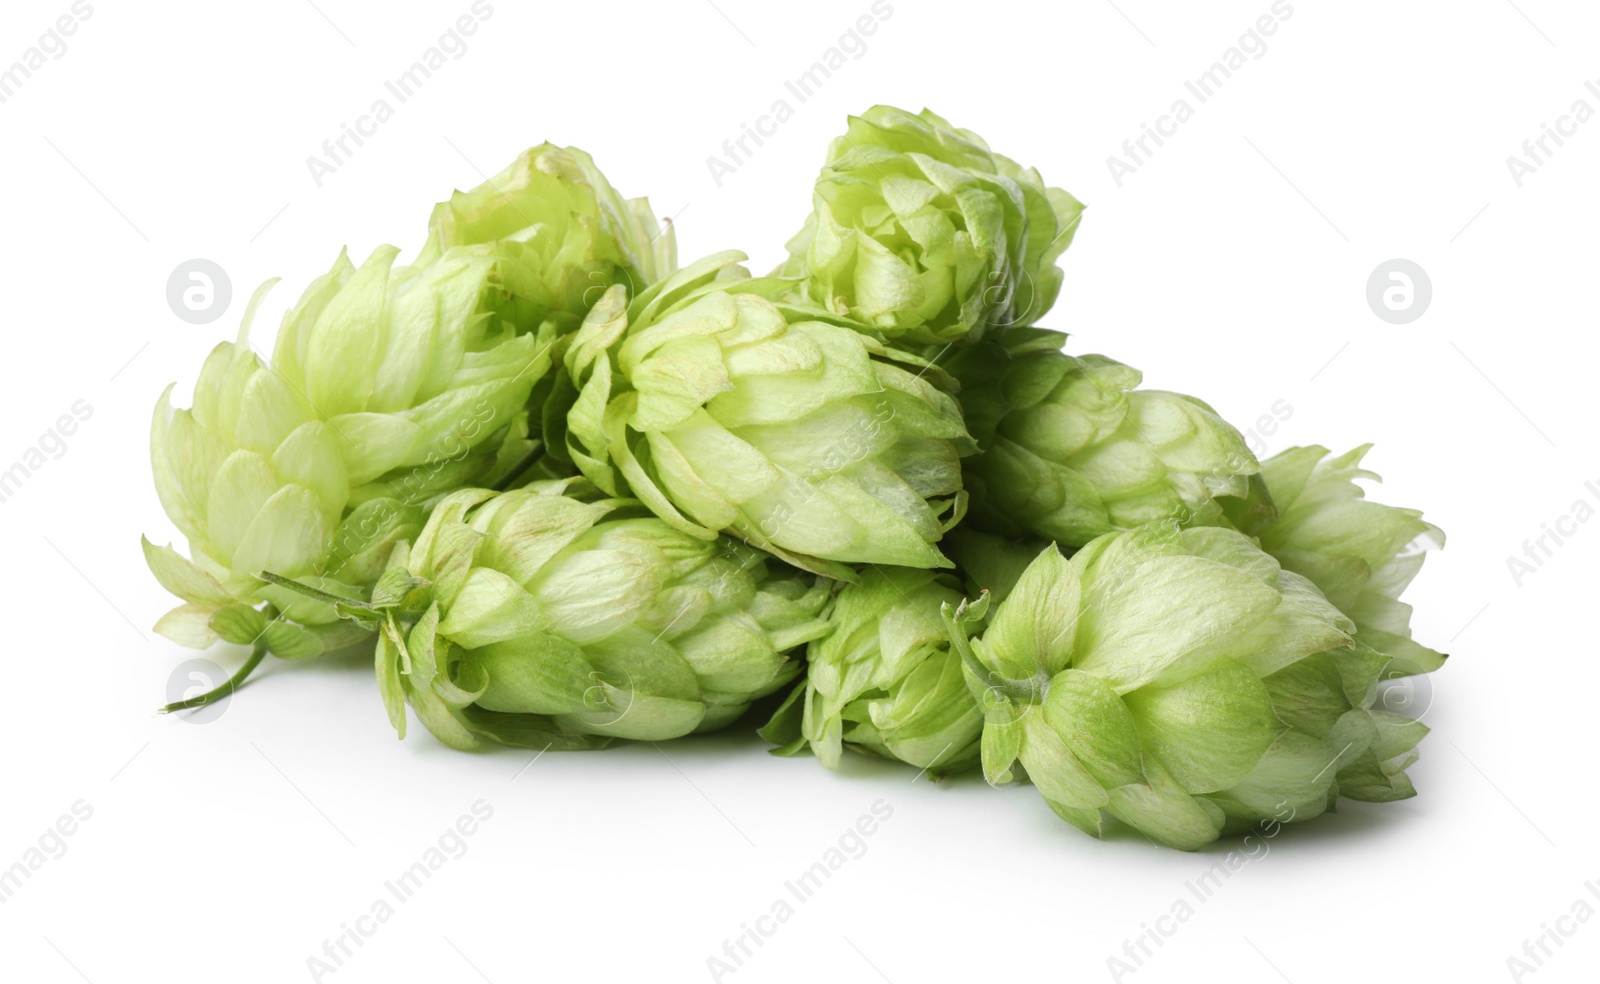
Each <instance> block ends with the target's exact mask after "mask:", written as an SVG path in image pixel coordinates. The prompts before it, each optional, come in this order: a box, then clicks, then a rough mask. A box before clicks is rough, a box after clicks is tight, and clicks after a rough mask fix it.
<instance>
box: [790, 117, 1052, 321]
mask: <svg viewBox="0 0 1600 984" xmlns="http://www.w3.org/2000/svg"><path fill="white" fill-rule="evenodd" d="M813 201H814V207H813V210H812V213H811V215H810V216H808V217H807V218H806V222H805V225H804V227H802V229H801V230H800V232H799V233H798V234H797V235H795V237H794V238H793V239H792V240H790V242H789V247H788V248H789V253H790V257H789V260H788V261H787V262H786V263H785V264H784V265H783V266H782V267H780V268H779V271H778V272H779V273H780V274H781V275H782V276H785V277H795V278H799V282H800V289H801V292H802V294H803V296H805V297H807V298H809V299H810V300H811V301H812V302H813V303H815V304H817V305H819V306H821V307H823V308H826V309H827V310H829V311H832V312H834V313H836V314H840V315H846V316H848V317H850V318H853V319H855V320H856V321H859V322H861V323H862V324H865V325H867V326H869V327H871V328H874V329H876V330H878V331H881V332H882V333H883V334H884V335H885V336H887V337H889V338H891V339H904V340H905V341H906V342H907V343H914V344H931V345H943V344H945V343H948V342H955V341H959V340H961V339H963V338H966V337H968V336H969V335H970V336H977V335H981V334H982V333H983V332H985V331H986V330H988V329H989V328H992V327H1004V326H1007V325H1027V324H1032V323H1033V322H1034V321H1036V320H1037V319H1038V318H1040V317H1041V316H1042V315H1043V314H1044V313H1045V312H1046V311H1048V310H1049V309H1050V306H1051V305H1052V304H1054V303H1055V299H1056V295H1057V294H1058V293H1059V292H1060V290H1061V280H1062V274H1061V270H1060V269H1059V268H1058V267H1056V265H1055V262H1056V258H1057V257H1059V256H1060V255H1061V254H1062V253H1063V252H1064V251H1065V250H1066V249H1067V247H1068V246H1069V245H1071V243H1072V237H1073V235H1074V234H1075V232H1076V231H1077V224H1078V218H1079V216H1080V214H1081V213H1082V211H1083V205H1082V204H1081V203H1080V202H1078V200H1077V199H1075V198H1073V197H1072V196H1071V195H1069V194H1067V193H1066V192H1065V191H1062V190H1061V189H1059V188H1048V187H1046V186H1045V184H1044V181H1043V179H1041V178H1040V177H1039V174H1038V172H1037V171H1034V170H1031V169H1027V168H1023V167H1022V166H1020V165H1018V164H1017V163H1016V162H1015V161H1012V160H1010V159H1008V158H1006V157H1002V156H1001V155H999V154H996V153H993V152H992V151H990V150H989V148H988V146H987V145H986V144H985V143H984V142H983V140H982V138H980V137H979V136H978V135H977V134H975V133H972V132H971V131H970V130H962V129H958V128H956V127H953V126H951V125H950V123H948V122H947V121H945V120H944V119H942V118H941V117H939V116H937V115H936V114H934V113H932V112H929V111H928V110H923V111H922V112H921V113H919V114H912V113H908V112H906V111H905V110H901V109H895V108H894V107H892V106H874V107H872V108H871V109H869V110H867V111H866V112H865V113H863V114H861V115H860V116H853V117H851V118H850V125H849V128H848V129H847V130H846V132H845V133H844V135H843V136H841V137H839V138H837V139H836V140H835V141H834V142H833V144H832V146H831V147H829V149H828V161H827V164H826V166H824V168H823V170H822V173H821V175H819V176H818V178H817V182H816V187H815V191H814V194H813Z"/></svg>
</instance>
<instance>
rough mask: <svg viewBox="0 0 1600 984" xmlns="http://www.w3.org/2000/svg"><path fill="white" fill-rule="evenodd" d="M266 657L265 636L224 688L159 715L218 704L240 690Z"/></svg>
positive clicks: (170, 705) (168, 708)
mask: <svg viewBox="0 0 1600 984" xmlns="http://www.w3.org/2000/svg"><path fill="white" fill-rule="evenodd" d="M266 657H267V640H266V638H265V636H263V637H262V638H259V639H257V640H256V643H255V646H254V647H253V648H252V649H251V650H250V658H249V659H247V660H245V661H244V665H243V666H241V667H239V669H238V671H237V672H235V673H234V674H233V676H231V677H229V678H228V680H227V682H226V683H224V684H222V686H220V687H216V688H214V689H212V690H208V691H206V692H205V693H203V694H199V695H196V696H194V697H190V698H189V699H188V700H180V701H177V702H175V703H172V704H168V705H167V706H165V707H163V708H161V710H160V711H159V712H158V713H161V714H171V713H172V712H173V711H187V710H192V709H194V708H196V707H205V706H206V705H207V704H214V703H216V702H217V701H219V700H221V699H223V698H224V697H227V696H228V695H229V694H231V693H233V692H234V691H235V690H237V689H239V687H240V686H241V685H242V684H243V683H244V681H245V678H246V677H248V676H249V675H250V674H251V673H253V672H254V671H255V668H256V667H258V666H260V665H261V661H262V660H263V659H266Z"/></svg>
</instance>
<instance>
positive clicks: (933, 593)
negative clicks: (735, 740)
mask: <svg viewBox="0 0 1600 984" xmlns="http://www.w3.org/2000/svg"><path fill="white" fill-rule="evenodd" d="M961 598H962V595H961V591H960V588H959V586H958V584H957V582H956V581H955V579H954V578H953V577H952V576H951V575H948V574H940V573H937V572H935V571H926V570H913V569H911V568H905V567H885V568H877V567H875V568H869V569H868V570H866V571H863V572H862V575H861V581H860V582H859V583H857V584H847V585H845V586H844V587H843V588H841V589H840V590H839V594H838V597H837V598H836V599H835V601H834V606H833V609H832V611H831V612H829V614H828V619H827V621H828V625H829V626H830V632H829V634H828V635H827V636H826V637H824V638H822V639H819V640H817V641H815V642H813V643H811V645H810V646H809V647H808V648H807V650H806V679H805V681H804V682H803V683H802V684H801V685H800V686H798V687H796V688H795V691H794V692H793V693H792V694H791V695H790V696H789V698H788V700H787V701H785V703H784V705H783V706H782V707H780V708H779V710H778V712H777V714H775V715H774V717H773V720H772V722H771V723H770V724H768V726H767V728H766V729H764V730H763V732H762V733H763V734H764V735H766V737H767V738H768V739H770V740H772V741H774V742H777V743H779V744H780V745H782V746H783V747H782V748H780V749H779V752H780V753H781V754H794V753H797V752H799V751H801V750H803V749H805V748H807V747H809V748H810V749H811V750H812V751H813V752H815V753H816V756H817V758H818V759H819V760H820V761H821V762H822V763H823V764H824V765H826V766H828V767H829V768H834V767H837V766H838V764H839V758H840V754H841V750H842V749H843V747H844V746H846V745H849V746H851V747H854V748H857V749H861V750H865V751H870V752H874V753H876V754H878V755H882V756H884V757H886V758H892V759H899V760H900V761H902V762H908V763H910V764H911V765H914V766H916V767H917V768H919V769H925V770H928V771H929V773H930V774H932V775H934V776H936V777H937V776H940V775H944V774H947V773H951V772H957V771H960V770H962V769H965V768H968V767H970V766H972V765H975V764H976V763H977V760H978V736H979V733H980V731H981V730H982V726H983V714H982V713H981V712H980V711H979V709H978V704H977V701H975V700H974V699H973V698H972V697H971V695H969V694H968V693H967V685H966V679H965V674H964V672H963V670H962V666H961V658H960V656H958V655H957V654H955V653H954V652H952V651H951V648H950V639H949V636H948V635H947V634H946V633H945V631H944V627H943V623H942V622H941V621H940V611H941V609H942V608H943V606H945V605H955V604H959V603H960V602H961Z"/></svg>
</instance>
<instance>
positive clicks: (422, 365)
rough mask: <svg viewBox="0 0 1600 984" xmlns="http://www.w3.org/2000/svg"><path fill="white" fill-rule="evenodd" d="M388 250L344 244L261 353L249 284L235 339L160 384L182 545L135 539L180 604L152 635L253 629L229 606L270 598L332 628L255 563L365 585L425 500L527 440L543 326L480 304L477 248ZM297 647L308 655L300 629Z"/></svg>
mask: <svg viewBox="0 0 1600 984" xmlns="http://www.w3.org/2000/svg"><path fill="white" fill-rule="evenodd" d="M396 252H397V251H396V250H395V249H394V248H393V247H384V248H382V249H379V250H377V251H376V252H374V253H373V255H372V256H371V258H369V259H368V260H367V262H366V263H365V264H363V265H362V266H361V267H360V268H359V269H358V268H356V267H355V266H353V265H352V264H351V263H350V261H349V260H348V259H347V258H346V257H345V256H344V255H342V254H341V255H340V257H339V259H338V261H337V262H336V263H335V264H334V266H333V268H332V269H331V270H330V271H329V272H328V273H327V274H325V275H323V276H322V277H320V278H319V279H318V280H317V281H316V282H314V283H313V284H312V285H311V286H310V288H308V289H307V290H306V292H305V294H304V296H302V297H301V299H300V301H299V303H298V304H296V305H295V307H294V308H293V309H292V310H291V311H290V312H289V313H288V315H287V316H286V317H285V319H284V323H283V326H282V328H281V329H280V331H279V333H278V339H277V345H276V349H275V353H274V358H273V362H272V364H271V366H268V365H266V364H265V363H263V362H262V360H261V359H259V358H258V357H257V355H256V354H255V351H254V350H253V349H252V347H251V345H250V342H249V331H250V325H251V321H252V319H253V317H254V313H255V311H256V309H257V307H258V306H259V304H260V303H261V301H262V300H263V298H264V296H265V292H266V287H263V288H262V290H261V291H258V292H257V294H256V296H255V298H253V299H252V301H251V305H250V308H249V311H248V312H247V314H246V316H245V321H244V325H243V327H242V328H241V330H240V333H239V337H238V339H237V340H236V341H234V342H232V343H226V342H225V343H223V344H221V345H218V346H217V347H216V349H214V350H213V351H212V353H211V355H210V357H209V358H208V359H207V360H206V363H205V366H204V367H203V368H202V370H201V373H200V378H199V381H198V382H197V384H196V386H195V395H194V406H193V408H192V409H189V410H175V409H174V408H173V407H172V406H171V403H170V394H171V388H170V387H169V388H168V390H167V392H166V393H164V394H163V395H162V397H161V399H160V401H159V402H158V403H157V405H156V411H155V420H154V423H153V425H152V430H151V441H150V455H151V464H152V468H153V470H154V473H155V480H156V489H157V492H158V493H159V494H160V497H161V503H162V506H163V507H164V508H165V509H166V512H167V515H168V516H169V517H170V518H171V519H172V521H173V523H174V524H175V525H177V527H178V528H179V530H181V531H182V532H183V534H184V536H185V537H187V538H188V540H189V547H190V559H189V560H186V559H184V558H183V557H182V556H181V555H180V554H178V553H177V552H176V551H175V550H172V549H171V548H170V547H168V548H156V547H154V546H152V545H150V544H149V543H148V542H147V543H146V546H145V554H146V558H147V560H148V561H149V564H150V567H151V570H152V571H153V572H154V573H155V574H156V576H157V578H158V579H159V580H160V581H161V583H162V585H163V586H165V587H166V588H167V589H168V590H169V591H171V592H172V593H174V594H176V595H178V596H179V597H180V598H183V599H184V601H185V602H186V604H185V605H183V606H181V607H180V608H178V609H176V610H175V611H174V612H172V613H169V615H168V616H167V617H165V618H163V619H162V621H161V623H160V624H159V625H158V628H159V629H160V630H161V631H162V632H163V634H165V635H168V636H169V637H171V638H173V639H174V640H175V641H178V642H180V643H182V644H185V645H192V646H205V645H209V644H210V643H211V642H213V641H215V640H216V639H217V638H218V637H219V635H220V636H222V637H223V638H227V639H229V640H230V641H235V642H250V641H252V639H253V638H254V636H255V634H256V632H255V631H252V630H253V629H254V628H255V626H256V625H257V622H256V620H254V619H251V618H250V617H249V616H246V615H244V614H243V613H241V612H239V611H237V608H238V607H239V606H252V605H255V604H258V603H259V602H261V601H263V600H267V601H270V602H272V603H273V604H274V605H276V606H277V607H278V608H279V609H281V610H282V612H283V614H284V615H285V616H286V617H287V618H288V619H289V620H290V621H292V622H296V623H300V624H302V625H307V626H333V627H332V628H329V629H328V632H329V633H331V634H332V635H333V637H336V638H338V639H340V640H343V639H347V638H348V637H349V635H350V631H349V627H348V626H337V625H336V623H337V622H338V616H337V614H336V613H335V612H334V610H333V609H332V608H331V607H330V606H328V605H326V604H323V603H321V602H318V601H314V600H310V599H307V598H304V597H302V596H300V595H297V594H295V593H293V592H292V591H286V590H284V589H282V588H279V587H276V586H271V585H264V584H263V583H262V582H260V581H259V580H257V579H256V577H255V575H256V574H257V572H260V571H264V570H266V571H272V572H275V573H277V574H280V575H283V576H285V577H289V578H296V579H299V580H302V581H306V582H308V583H312V584H315V585H318V586H320V587H321V588H322V589H323V590H325V591H328V592H330V593H332V594H336V595H341V596H355V597H363V596H364V594H365V592H366V590H368V589H369V588H370V587H371V585H372V583H373V581H374V580H375V579H376V578H377V576H378V574H379V573H381V571H382V570H383V565H384V562H385V560H386V559H387V557H388V552H389V548H390V547H391V546H392V545H393V544H394V543H395V542H396V541H398V540H401V539H406V538H409V537H411V536H413V535H415V534H416V532H417V530H418V529H419V528H420V526H421V523H422V519H423V510H422V506H423V505H424V504H425V503H426V502H427V501H428V500H429V499H430V498H432V497H435V496H437V495H438V494H440V493H442V492H446V491H449V490H451V489H454V488H458V487H460V486H463V485H467V484H470V483H473V482H476V481H489V480H492V479H493V476H494V473H495V472H496V471H497V470H499V469H501V468H502V467H503V464H504V462H505V461H506V460H508V459H510V458H513V457H517V456H520V455H521V454H523V453H524V452H525V451H526V450H527V446H528V442H526V441H525V440H523V439H522V437H521V435H522V433H523V431H524V429H525V419H524V417H525V405H526V403H527V400H528V393H529V390H530V388H531V387H532V385H533V383H534V381H535V380H537V379H539V378H540V377H541V376H543V375H544V374H545V373H547V372H548V370H549V366H550V358H549V354H548V353H549V348H550V342H549V340H548V339H541V338H540V337H537V336H535V335H518V334H516V333H515V332H514V331H513V330H512V329H511V328H510V326H508V325H506V324H505V323H503V322H499V321H497V320H496V319H493V318H491V317H490V316H489V315H488V314H487V312H485V311H484V310H483V301H484V298H485V297H487V296H491V295H492V290H491V288H490V285H489V276H490V272H491V268H492V262H491V260H490V258H489V257H488V256H487V255H486V254H485V252H484V251H482V250H453V251H451V252H449V253H447V254H445V255H443V256H441V257H439V258H438V259H436V260H435V261H434V262H432V263H430V264H428V265H427V266H423V267H402V268H395V267H394V265H393V264H394V258H395V254H396ZM268 286H270V285H268ZM224 611H228V612H230V613H231V614H230V615H229V616H227V618H225V619H224V620H222V621H218V619H217V616H218V614H219V613H221V612H224ZM239 618H242V619H244V621H243V622H242V623H238V622H235V621H228V619H239ZM224 630H226V631H224ZM277 631H280V632H282V631H285V630H277ZM296 645H297V646H298V647H300V649H299V650H297V652H298V654H301V655H305V654H308V653H307V652H305V651H304V650H305V648H306V647H307V646H309V643H307V642H306V641H305V640H303V639H302V640H300V641H299V642H297V643H296ZM311 649H312V650H313V652H312V653H309V654H314V651H317V650H318V647H311ZM274 651H276V652H279V654H280V655H287V654H288V653H286V652H285V651H284V649H283V648H278V647H275V649H274Z"/></svg>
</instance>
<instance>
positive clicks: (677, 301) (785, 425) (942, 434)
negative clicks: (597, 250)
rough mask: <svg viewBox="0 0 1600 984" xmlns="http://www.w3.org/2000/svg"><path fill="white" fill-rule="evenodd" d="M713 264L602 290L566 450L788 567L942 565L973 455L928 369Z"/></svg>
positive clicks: (580, 368)
mask: <svg viewBox="0 0 1600 984" xmlns="http://www.w3.org/2000/svg"><path fill="white" fill-rule="evenodd" d="M743 258H744V256H743V254H741V253H726V254H719V255H717V256H713V257H709V258H707V259H706V260H703V261H701V262H700V263H697V264H694V265H693V266H691V267H689V268H687V269H685V270H684V271H682V272H681V273H679V274H678V275H676V276H674V277H671V278H668V279H667V280H666V281H663V282H662V283H661V284H658V285H656V286H655V287H652V288H651V289H649V290H647V291H645V292H644V293H642V294H640V295H639V296H638V297H637V298H635V299H634V300H633V302H632V304H631V305H630V304H629V303H628V302H627V298H626V297H625V295H624V293H623V292H622V290H621V289H620V288H612V289H611V290H610V291H608V292H607V294H606V296H605V297H603V298H602V299H601V300H600V302H599V303H598V304H597V305H596V306H595V308H594V310H593V311H591V312H590V314H589V317H588V320H587V321H586V322H585V323H584V326H583V328H582V329H581V330H580V331H579V333H578V335H577V336H576V337H575V338H574V339H573V342H572V345H571V347H570V348H569V349H568V350H567V354H566V367H567V370H568V372H569V373H570V374H571V378H572V379H573V380H574V381H575V382H576V383H577V384H578V385H579V387H580V388H581V395H580V397H579V399H578V401H577V404H576V405H575V406H574V408H573V409H572V411H571V413H570V414H569V415H568V417H567V423H568V426H569V428H570V432H569V436H568V441H567V448H568V452H569V454H570V456H571V458H572V460H573V461H574V462H575V463H576V464H577V466H578V467H579V468H580V469H581V470H582V471H583V473H584V474H585V475H587V476H588V477H589V478H590V479H592V480H593V481H594V483H595V484H596V485H598V486H599V487H600V488H602V489H604V490H605V491H606V492H607V493H608V494H614V495H634V496H637V497H638V498H639V499H641V500H643V501H644V502H645V504H647V505H648V506H649V507H650V508H651V509H652V510H654V511H655V513H656V514H657V515H658V516H660V517H661V518H663V519H665V520H666V521H668V522H669V523H672V524H673V525H674V526H675V527H677V528H678V529H681V530H684V531H686V532H689V533H691V534H693V535H695V536H700V537H704V538H707V539H709V538H711V537H713V536H715V535H716V534H717V533H719V532H721V531H727V532H729V533H732V534H733V535H736V536H738V537H739V538H741V539H743V540H745V541H746V542H748V543H750V544H752V545H755V546H757V547H760V548H762V549H764V550H767V551H769V552H771V553H773V554H775V555H776V556H778V557H781V558H783V559H784V560H786V561H789V562H790V563H793V564H795V565H797V566H799V567H802V568H805V569H808V570H813V571H816V572H819V573H825V574H828V575H830V576H833V577H837V578H841V579H846V580H851V579H854V573H853V572H852V571H851V569H850V568H849V567H847V566H846V565H848V564H896V565H902V566H908V567H947V566H949V562H948V561H947V560H946V559H945V558H944V556H943V555H942V554H940V552H939V550H938V547H937V546H936V545H935V544H936V543H937V541H938V540H939V538H940V536H941V535H942V534H943V532H944V530H945V529H947V528H948V527H949V526H950V525H952V524H953V523H954V522H955V521H956V520H957V519H959V516H960V511H961V508H962V504H963V502H962V496H961V468H960V460H959V459H960V457H961V455H962V454H963V453H966V452H967V451H969V450H971V446H972V445H971V441H970V439H969V438H968V436H967V432H966V428H965V427H964V426H963V424H962V421H961V412H960V409H959V408H958V407H957V405H956V402H955V400H954V399H953V398H952V397H951V396H950V395H949V394H948V393H946V392H945V391H944V390H942V389H940V388H939V387H938V386H936V385H934V382H933V381H934V380H941V379H943V378H944V377H943V375H942V373H940V372H939V370H937V369H934V368H932V367H930V366H929V365H928V364H927V363H925V362H921V361H920V360H917V359H915V358H914V357H912V356H910V355H907V354H905V353H901V352H897V351H895V350H894V349H891V348H888V347H886V346H884V345H883V344H882V343H880V342H878V341H877V340H875V339H874V338H873V337H872V336H870V335H868V334H866V333H863V332H862V331H859V330H857V329H856V328H853V327H851V326H849V325H847V324H842V323H839V322H838V321H837V320H835V319H832V318H830V316H828V315H827V314H826V313H824V312H820V311H816V310H813V309H809V308H804V307H798V306H795V305H792V304H788V303H776V302H774V301H773V300H770V299H769V297H768V296H766V295H767V294H769V293H772V292H778V291H781V290H782V289H783V287H784V285H783V284H782V283H781V282H776V281H770V280H749V279H742V278H740V277H739V276H737V273H736V271H737V268H735V267H732V266H731V264H733V263H736V262H737V261H739V260H742V259H743Z"/></svg>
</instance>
